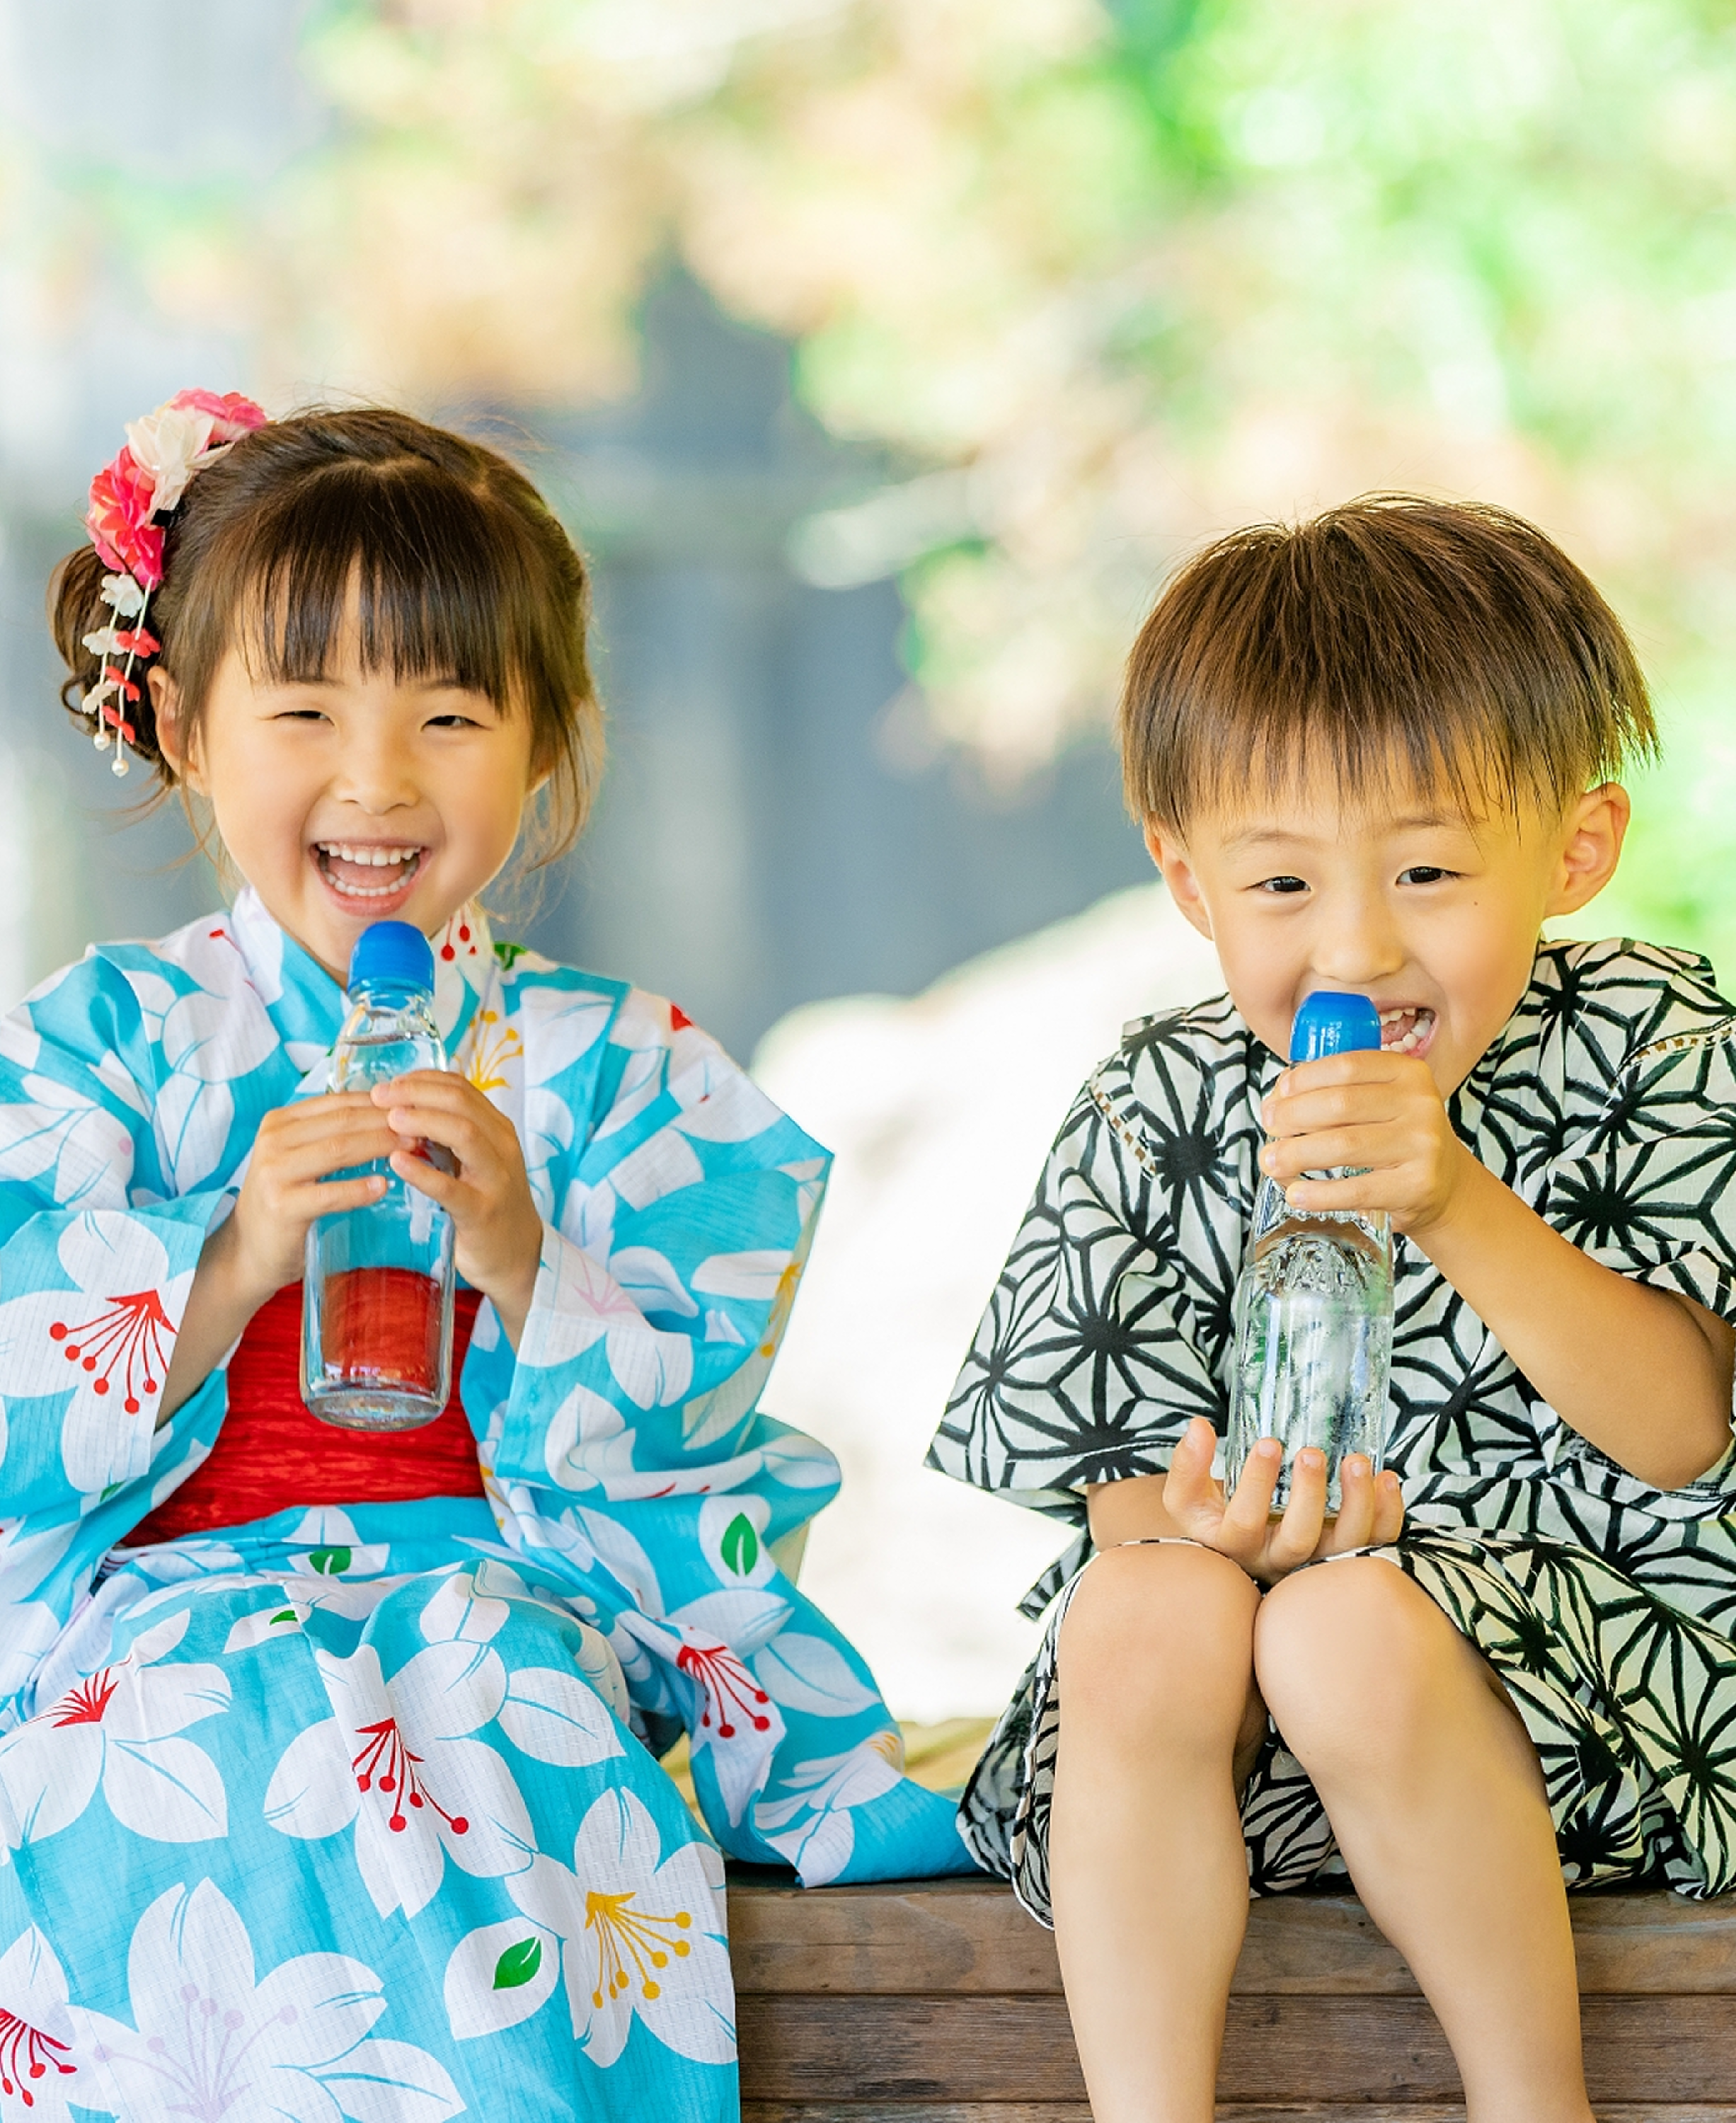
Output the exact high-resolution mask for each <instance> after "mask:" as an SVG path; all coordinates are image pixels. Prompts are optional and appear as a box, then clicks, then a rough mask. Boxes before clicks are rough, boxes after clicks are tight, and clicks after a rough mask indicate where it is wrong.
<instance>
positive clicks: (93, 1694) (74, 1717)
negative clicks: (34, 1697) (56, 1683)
mask: <svg viewBox="0 0 1736 2123" xmlns="http://www.w3.org/2000/svg"><path fill="white" fill-rule="evenodd" d="M119 1687H120V1673H119V1671H118V1670H117V1669H116V1668H115V1667H114V1666H98V1667H97V1669H96V1672H95V1673H92V1674H87V1675H86V1676H85V1678H84V1679H83V1680H81V1681H80V1682H79V1684H78V1685H77V1687H76V1688H71V1689H68V1690H67V1692H66V1694H64V1695H63V1696H62V1697H61V1699H60V1700H59V1702H58V1703H56V1704H54V1705H53V1706H52V1707H51V1708H49V1713H48V1720H49V1724H51V1725H100V1724H101V1722H102V1713H104V1711H106V1709H107V1708H108V1707H109V1698H110V1696H111V1695H112V1694H114V1693H115V1689H117V1688H119Z"/></svg>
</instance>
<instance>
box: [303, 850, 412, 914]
mask: <svg viewBox="0 0 1736 2123" xmlns="http://www.w3.org/2000/svg"><path fill="white" fill-rule="evenodd" d="M426 852H427V851H426V850H425V849H424V848H421V847H420V846H406V844H404V843H402V842H392V843H390V844H378V845H377V844H374V843H373V842H369V841H315V842H314V844H313V859H314V861H315V862H316V863H317V865H318V866H319V873H320V875H321V877H322V878H324V879H325V880H326V883H327V884H329V885H330V886H331V888H332V890H333V891H334V892H335V893H336V894H337V895H338V897H340V899H348V900H353V901H354V902H355V903H356V905H358V906H359V907H360V906H367V905H368V904H370V903H372V902H375V901H378V900H382V899H396V898H397V897H399V896H400V895H401V893H404V892H405V891H406V890H407V889H408V888H409V887H410V885H411V883H412V882H413V881H414V879H415V877H416V875H417V873H418V872H419V871H420V869H421V867H422V858H423V855H425V853H426Z"/></svg>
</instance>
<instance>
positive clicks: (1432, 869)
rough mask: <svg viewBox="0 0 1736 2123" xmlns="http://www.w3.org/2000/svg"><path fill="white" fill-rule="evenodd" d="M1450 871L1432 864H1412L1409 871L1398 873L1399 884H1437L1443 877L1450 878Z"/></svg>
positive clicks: (1403, 870) (1402, 870)
mask: <svg viewBox="0 0 1736 2123" xmlns="http://www.w3.org/2000/svg"><path fill="white" fill-rule="evenodd" d="M1451 876H1452V871H1451V870H1450V869H1441V868H1440V867H1439V866H1438V865H1437V864H1434V863H1413V864H1412V865H1410V869H1401V871H1400V872H1399V883H1401V884H1438V883H1440V881H1441V879H1443V877H1451Z"/></svg>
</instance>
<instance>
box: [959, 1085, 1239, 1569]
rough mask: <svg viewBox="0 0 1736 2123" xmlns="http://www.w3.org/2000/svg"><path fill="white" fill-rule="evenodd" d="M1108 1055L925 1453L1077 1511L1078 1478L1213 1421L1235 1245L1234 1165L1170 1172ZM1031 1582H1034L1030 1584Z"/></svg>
mask: <svg viewBox="0 0 1736 2123" xmlns="http://www.w3.org/2000/svg"><path fill="white" fill-rule="evenodd" d="M1175 1140H1176V1138H1175V1137H1172V1136H1169V1135H1168V1133H1167V1132H1166V1129H1165V1128H1164V1127H1163V1126H1162V1125H1161V1122H1157V1121H1155V1119H1154V1116H1153V1115H1152V1113H1151V1111H1150V1110H1149V1109H1148V1108H1145V1107H1144V1106H1143V1105H1142V1102H1140V1101H1138V1100H1137V1099H1134V1098H1133V1096H1132V1095H1131V1094H1130V1092H1129V1089H1128V1078H1127V1072H1126V1070H1125V1068H1124V1066H1123V1065H1122V1064H1121V1063H1120V1062H1111V1063H1109V1064H1105V1066H1104V1067H1103V1068H1102V1069H1100V1070H1099V1071H1097V1072H1096V1075H1095V1076H1093V1077H1092V1078H1091V1080H1090V1082H1089V1083H1087V1085H1086V1087H1085V1090H1083V1091H1082V1092H1081V1094H1080V1096H1079V1098H1078V1099H1077V1101H1076V1103H1075V1104H1074V1106H1073V1108H1072V1112H1071V1113H1069V1114H1068V1116H1067V1121H1066V1122H1065V1124H1064V1125H1063V1127H1062V1130H1061V1132H1060V1134H1059V1136H1058V1137H1057V1138H1056V1141H1055V1145H1054V1147H1053V1151H1051V1152H1050V1155H1049V1161H1048V1163H1047V1165H1045V1166H1044V1171H1043V1175H1042V1178H1041V1179H1040V1180H1039V1183H1038V1186H1037V1191H1036V1193H1035V1197H1034V1198H1033V1200H1032V1202H1031V1205H1030V1209H1029V1210H1028V1211H1027V1212H1026V1214H1025V1220H1024V1221H1023V1223H1022V1224H1021V1225H1020V1227H1019V1230H1018V1234H1017V1235H1016V1238H1015V1239H1014V1240H1013V1244H1012V1249H1011V1253H1010V1254H1009V1255H1008V1257H1007V1262H1006V1267H1005V1268H1004V1269H1003V1270H1002V1273H1001V1277H1000V1279H999V1281H998V1282H997V1284H996V1286H995V1290H994V1294H993V1296H992V1297H991V1299H990V1300H989V1304H988V1310H987V1311H986V1312H985V1313H984V1314H983V1320H982V1324H981V1325H980V1326H979V1327H978V1330H977V1334H976V1338H975V1340H974V1343H973V1345H972V1347H971V1351H970V1354H969V1357H968V1358H967V1359H966V1361H965V1364H964V1370H963V1371H962V1372H961V1373H960V1375H959V1380H958V1383H957V1385H956V1386H955V1388H954V1391H953V1396H952V1399H951V1401H950V1405H949V1407H948V1408H947V1411H946V1416H945V1421H944V1422H942V1424H941V1428H940V1431H939V1432H938V1433H937V1435H936V1438H935V1441H934V1443H933V1445H932V1446H931V1449H930V1451H929V1455H928V1464H929V1465H930V1466H931V1467H934V1468H936V1469H938V1470H939V1471H940V1472H941V1473H942V1474H950V1475H952V1476H953V1477H954V1478H955V1479H957V1480H959V1481H962V1482H969V1483H974V1484H975V1485H976V1486H977V1487H978V1488H984V1489H988V1490H992V1491H993V1492H995V1493H997V1494H999V1495H1002V1496H1004V1497H1006V1498H1007V1500H1008V1501H1009V1502H1014V1503H1020V1504H1025V1505H1027V1506H1029V1507H1032V1508H1033V1509H1035V1510H1038V1511H1048V1512H1049V1513H1051V1514H1053V1516H1057V1517H1059V1518H1064V1519H1067V1520H1068V1521H1072V1523H1074V1524H1076V1525H1083V1523H1084V1521H1085V1499H1084V1497H1083V1495H1082V1493H1081V1492H1082V1490H1083V1489H1084V1488H1085V1487H1086V1485H1087V1484H1091V1483H1099V1482H1114V1481H1124V1480H1126V1479H1128V1478H1130V1477H1132V1476H1135V1475H1140V1474H1160V1473H1161V1472H1162V1471H1163V1470H1164V1469H1166V1467H1167V1466H1168V1465H1169V1463H1170V1457H1171V1454H1172V1453H1173V1452H1174V1450H1175V1446H1176V1444H1177V1442H1178V1441H1179V1440H1180V1437H1181V1435H1182V1433H1183V1432H1184V1431H1185V1429H1186V1427H1187V1426H1188V1424H1189V1422H1192V1421H1193V1419H1194V1418H1195V1417H1196V1416H1201V1415H1203V1416H1204V1417H1206V1418H1208V1420H1209V1421H1210V1422H1211V1423H1212V1424H1213V1427H1214V1428H1215V1429H1216V1430H1217V1431H1218V1432H1219V1433H1220V1435H1221V1434H1222V1432H1223V1430H1224V1428H1225V1426H1226V1422H1227V1406H1228V1404H1227V1394H1226V1390H1225V1385H1224V1379H1225V1375H1226V1365H1227V1347H1228V1340H1229V1317H1230V1300H1231V1296H1232V1291H1233V1288H1234V1282H1235V1276H1236V1267H1237V1264H1238V1262H1239V1258H1240V1253H1241V1238H1240V1233H1241V1222H1242V1216H1241V1209H1240V1207H1239V1204H1238V1202H1237V1201H1236V1186H1235V1183H1234V1181H1233V1177H1232V1175H1230V1174H1227V1171H1226V1170H1225V1169H1223V1168H1222V1167H1216V1168H1214V1166H1213V1164H1212V1162H1211V1161H1210V1160H1209V1159H1208V1160H1207V1162H1206V1164H1205V1165H1204V1166H1203V1168H1201V1167H1200V1166H1199V1160H1197V1159H1195V1160H1192V1164H1193V1166H1194V1169H1191V1170H1189V1171H1188V1172H1186V1173H1185V1174H1182V1173H1180V1171H1179V1169H1178V1167H1179V1165H1187V1164H1188V1163H1189V1160H1178V1159H1177V1158H1176V1156H1175V1155H1174V1154H1173V1153H1174V1144H1175ZM1039 1591H1040V1588H1039Z"/></svg>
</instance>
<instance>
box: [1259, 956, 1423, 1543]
mask: <svg viewBox="0 0 1736 2123" xmlns="http://www.w3.org/2000/svg"><path fill="white" fill-rule="evenodd" d="M1380 1043H1381V1025H1380V1018H1379V1015H1378V1014H1377V1011H1376V1010H1375V1007H1374V1005H1373V1004H1372V1002H1370V1001H1369V1000H1368V997H1367V996H1354V995H1335V994H1331V993H1330V992H1328V991H1325V990H1321V991H1317V992H1316V993H1315V994H1313V995H1311V996H1307V997H1306V998H1305V1000H1304V1001H1303V1003H1302V1008H1301V1009H1300V1010H1297V1013H1296V1023H1295V1025H1294V1028H1293V1031H1292V1033H1291V1038H1290V1059H1291V1061H1292V1062H1314V1061H1317V1060H1319V1058H1320V1057H1321V1056H1322V1055H1325V1054H1344V1053H1349V1052H1354V1051H1355V1050H1356V1049H1358V1048H1362V1047H1378V1046H1379V1045H1380ZM1323 1176H1327V1177H1336V1176H1338V1175H1336V1174H1328V1175H1323ZM1235 1325H1236V1371H1235V1380H1234V1383H1233V1386H1232V1403H1231V1408H1230V1437H1229V1448H1228V1451H1227V1455H1226V1460H1227V1467H1226V1474H1227V1486H1233V1485H1234V1483H1235V1482H1236V1478H1237V1477H1238V1476H1239V1475H1240V1474H1241V1470H1242V1467H1243V1465H1245V1463H1246V1460H1247V1456H1248V1455H1249V1453H1250V1451H1251V1450H1253V1446H1254V1443H1255V1439H1256V1438H1261V1437H1275V1438H1277V1439H1279V1441H1280V1442H1281V1443H1282V1444H1283V1448H1284V1460H1283V1472H1282V1474H1280V1475H1279V1483H1278V1488H1277V1489H1276V1491H1275V1492H1274V1495H1273V1499H1272V1504H1273V1508H1274V1511H1275V1510H1281V1509H1282V1508H1283V1505H1284V1503H1285V1502H1286V1501H1287V1500H1288V1496H1289V1493H1290V1469H1291V1466H1292V1464H1293V1461H1294V1460H1295V1457H1296V1455H1297V1452H1299V1451H1300V1450H1302V1447H1303V1446H1307V1445H1316V1446H1319V1447H1320V1449H1321V1451H1323V1452H1324V1453H1325V1455H1326V1507H1327V1509H1328V1510H1329V1511H1336V1510H1337V1509H1338V1506H1339V1468H1340V1465H1341V1463H1342V1462H1343V1460H1344V1455H1346V1454H1347V1453H1350V1452H1363V1453H1366V1454H1367V1455H1368V1459H1369V1460H1370V1461H1371V1462H1372V1465H1373V1466H1374V1468H1375V1469H1377V1470H1378V1469H1379V1467H1380V1465H1381V1462H1382V1456H1383V1455H1384V1453H1385V1450H1386V1380H1387V1371H1388V1369H1389V1366H1390V1365H1391V1357H1392V1234H1391V1226H1390V1225H1389V1223H1388V1220H1387V1218H1386V1214H1385V1212H1384V1211H1364V1210H1343V1209H1339V1210H1321V1209H1293V1208H1292V1207H1290V1205H1289V1203H1288V1202H1286V1201H1285V1199H1284V1195H1283V1188H1281V1187H1280V1186H1279V1184H1278V1183H1277V1182H1276V1181H1275V1180H1272V1179H1262V1180H1261V1182H1260V1192H1259V1194H1258V1196H1257V1197H1255V1204H1254V1222H1253V1226H1252V1229H1251V1230H1250V1232H1249V1234H1248V1250H1247V1254H1246V1257H1245V1258H1244V1259H1243V1262H1242V1267H1241V1279H1240V1280H1239V1281H1238V1282H1237V1283H1236V1306H1235Z"/></svg>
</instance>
